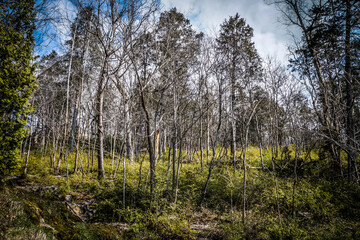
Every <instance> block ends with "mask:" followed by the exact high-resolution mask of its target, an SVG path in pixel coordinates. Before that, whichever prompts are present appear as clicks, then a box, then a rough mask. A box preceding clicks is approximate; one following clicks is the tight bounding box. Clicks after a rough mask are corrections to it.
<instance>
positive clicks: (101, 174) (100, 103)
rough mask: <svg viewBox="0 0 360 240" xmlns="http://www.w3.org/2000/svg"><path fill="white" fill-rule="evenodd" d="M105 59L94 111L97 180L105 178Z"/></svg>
mask: <svg viewBox="0 0 360 240" xmlns="http://www.w3.org/2000/svg"><path fill="white" fill-rule="evenodd" d="M107 61H108V60H107V58H105V59H104V62H103V66H102V70H101V74H100V76H99V81H98V89H97V97H96V110H97V117H96V120H97V140H98V144H99V148H98V149H97V159H98V178H99V179H103V178H105V168H104V125H103V115H104V90H105V89H104V88H105V77H106V68H107Z"/></svg>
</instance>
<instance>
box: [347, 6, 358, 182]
mask: <svg viewBox="0 0 360 240" xmlns="http://www.w3.org/2000/svg"><path fill="white" fill-rule="evenodd" d="M350 39H351V3H350V0H346V23H345V74H346V114H347V117H346V134H347V145H348V146H347V148H348V150H347V160H348V179H349V181H351V180H352V179H353V178H354V177H356V178H357V180H358V176H357V175H356V174H355V173H356V170H355V168H356V167H355V164H356V151H355V150H354V148H355V144H354V142H355V127H354V126H355V125H354V118H353V111H354V89H353V85H354V84H353V80H352V75H351V74H352V73H351V53H350V50H351V43H350Z"/></svg>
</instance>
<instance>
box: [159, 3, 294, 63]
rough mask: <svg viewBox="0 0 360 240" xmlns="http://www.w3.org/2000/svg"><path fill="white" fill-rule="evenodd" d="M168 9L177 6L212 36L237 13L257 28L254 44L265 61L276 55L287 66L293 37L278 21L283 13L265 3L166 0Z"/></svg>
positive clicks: (197, 25)
mask: <svg viewBox="0 0 360 240" xmlns="http://www.w3.org/2000/svg"><path fill="white" fill-rule="evenodd" d="M162 3H163V5H164V10H168V9H170V8H172V7H176V8H177V9H178V10H179V11H180V12H182V13H184V14H185V16H186V17H188V18H189V19H190V21H191V23H192V24H193V26H194V28H195V29H198V30H201V31H204V32H206V33H208V34H211V33H212V32H213V31H214V30H216V31H217V30H218V29H219V28H220V25H221V24H222V23H223V22H224V20H225V19H228V18H229V16H234V15H235V14H236V13H239V15H240V16H241V17H242V18H244V19H245V20H246V22H247V23H248V24H249V25H250V26H251V27H252V28H253V29H254V38H253V40H254V42H255V46H256V48H257V49H258V52H259V54H260V56H261V57H262V58H266V57H267V56H268V55H271V56H276V57H277V58H278V59H279V60H280V61H281V62H282V63H283V64H286V63H287V43H288V42H289V37H288V36H287V34H286V31H285V29H284V27H283V26H282V25H281V24H280V23H279V22H278V17H279V16H280V14H279V13H278V12H277V10H276V9H275V7H274V6H269V5H266V4H265V3H264V1H263V0H247V1H246V0H235V1H234V0H162Z"/></svg>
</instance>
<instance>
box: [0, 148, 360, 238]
mask: <svg viewBox="0 0 360 240" xmlns="http://www.w3.org/2000/svg"><path fill="white" fill-rule="evenodd" d="M292 149H293V148H292V147H291V146H290V147H288V148H283V149H282V151H281V153H284V152H287V154H288V156H287V158H286V160H277V162H278V163H277V166H279V168H278V169H275V171H273V170H272V169H271V158H270V157H271V153H270V152H269V151H265V152H264V161H265V167H266V169H267V170H265V172H264V173H262V171H261V168H258V167H259V166H261V163H260V162H259V159H258V156H259V149H257V148H254V147H250V148H249V149H248V150H247V152H248V157H249V158H248V166H247V167H248V169H249V170H248V178H247V183H248V185H247V206H246V225H245V226H244V225H243V224H242V220H241V219H242V184H243V175H242V174H243V170H242V169H240V168H238V169H237V170H236V172H235V174H234V172H233V168H232V164H228V162H229V163H231V162H230V161H231V160H230V159H231V155H230V154H229V156H227V159H226V158H224V160H223V161H222V162H218V163H217V164H216V166H215V167H214V171H213V176H212V178H211V181H210V184H209V187H208V191H207V193H206V197H205V201H204V202H203V203H200V199H201V194H202V189H203V187H204V184H205V181H206V177H207V166H208V165H205V168H204V169H203V170H201V167H200V164H199V162H198V160H199V159H198V158H195V159H194V162H193V163H183V164H182V166H181V171H180V177H179V179H180V181H179V189H178V198H177V202H176V203H175V202H174V201H173V199H174V198H173V197H174V195H173V194H172V191H171V186H170V187H169V189H168V191H166V179H167V161H166V158H163V159H161V160H158V162H157V179H156V182H157V188H156V189H155V198H154V199H152V200H151V194H150V185H149V174H148V169H149V162H148V159H147V156H140V157H139V158H137V159H136V161H135V162H134V163H130V162H127V164H126V176H127V178H126V184H125V186H126V203H125V206H126V207H125V208H123V202H122V199H123V182H122V174H123V168H122V165H121V164H120V166H119V169H118V171H117V174H116V176H115V178H113V175H110V174H109V173H111V172H112V171H111V158H110V157H106V158H105V170H106V171H107V172H108V174H107V175H108V176H109V177H108V178H107V179H105V180H102V181H98V180H97V177H96V174H97V173H96V172H91V171H90V172H86V171H84V172H83V173H82V172H81V171H80V172H79V173H76V174H70V176H69V183H67V182H66V177H65V176H64V175H54V174H53V173H52V171H51V169H50V168H48V167H49V159H48V157H46V158H43V162H42V163H41V162H40V161H39V158H40V156H41V153H40V152H36V151H33V152H32V154H31V158H30V164H29V175H28V177H27V179H26V180H24V181H25V183H27V185H29V184H31V186H42V187H44V186H58V188H57V189H56V190H52V189H51V190H42V191H25V189H26V184H25V187H17V186H16V185H18V184H16V181H15V180H14V179H12V180H8V183H9V184H13V185H12V187H10V186H7V187H5V189H3V190H2V193H1V204H0V206H1V208H2V210H6V211H5V216H11V217H10V218H9V217H5V216H4V215H3V216H2V217H3V219H7V220H6V221H3V224H1V228H2V230H3V236H4V237H5V238H6V237H8V238H9V236H12V237H14V238H15V236H18V237H17V238H16V239H18V238H19V239H24V238H25V236H30V234H32V235H34V236H35V235H36V234H38V236H40V235H41V236H43V237H42V238H41V239H51V237H52V234H53V233H54V234H55V236H56V238H59V239H142V238H146V239H198V238H201V237H203V238H207V239H243V238H244V239H358V238H359V237H360V231H359V229H360V187H359V185H358V184H356V183H348V182H346V181H343V180H333V179H332V180H325V179H320V178H317V177H316V175H314V172H313V171H314V170H313V168H311V169H310V168H304V169H303V170H302V171H300V174H299V176H298V182H297V183H296V192H295V198H294V205H293V187H294V178H293V176H292V174H291V173H290V171H288V168H291V162H292V161H293V160H294V159H293V158H294V155H293V151H292ZM238 154H240V152H239V153H238ZM283 155H285V154H283ZM310 155H311V158H310V157H308V158H306V159H305V158H304V159H303V160H302V161H303V164H305V165H306V164H308V163H312V164H317V163H319V159H318V158H316V153H315V152H312V153H311V154H310ZM310 155H308V156H310ZM164 156H167V155H166V154H164ZM73 157H74V156H73V155H70V156H69V158H70V159H71V158H73ZM302 157H305V155H301V156H300V159H301V158H302ZM142 159H143V160H144V161H143V163H141V160H142ZM205 159H206V156H205ZM89 160H90V159H89ZM227 161H228V162H227ZM283 161H287V165H286V164H285V163H284V162H283ZM72 162H73V161H70V163H72ZM86 164H87V160H86V159H85V161H84V165H85V166H86ZM281 164H283V167H281V166H282V165H281ZM140 166H141V169H142V170H141V173H140ZM72 167H73V166H72V165H71V164H70V166H69V168H70V169H72ZM238 167H239V166H238ZM255 167H256V168H255ZM94 168H95V169H96V165H95V166H94ZM61 173H62V174H63V173H65V164H63V165H62V169H61ZM140 174H141V177H140ZM140 179H141V180H140ZM23 185H24V184H23ZM69 195H70V196H71V198H70V200H69V201H70V202H71V203H81V202H84V201H91V200H94V201H93V202H94V203H93V205H92V206H93V207H94V208H95V209H96V213H95V214H94V215H93V216H91V217H90V218H89V219H86V220H85V221H84V222H83V221H81V220H80V219H79V217H77V216H76V215H75V214H73V213H72V212H71V211H70V209H69V208H67V207H66V206H67V205H66V201H65V197H66V196H69ZM7 206H11V208H8V207H7ZM9 219H10V220H9ZM41 221H43V222H45V223H46V224H47V225H48V226H51V228H53V229H54V231H52V230H51V228H50V227H44V226H42V225H41V224H40V222H41ZM24 228H25V229H27V230H26V232H22V231H21V229H24ZM10 239H11V238H10Z"/></svg>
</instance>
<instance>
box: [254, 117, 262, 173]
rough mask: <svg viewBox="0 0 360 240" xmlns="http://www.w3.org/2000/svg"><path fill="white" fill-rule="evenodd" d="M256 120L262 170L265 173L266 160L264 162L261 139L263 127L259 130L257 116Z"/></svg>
mask: <svg viewBox="0 0 360 240" xmlns="http://www.w3.org/2000/svg"><path fill="white" fill-rule="evenodd" d="M255 120H256V130H257V133H258V138H259V147H260V159H261V170H262V172H263V173H264V160H263V154H262V138H261V127H260V128H259V121H258V118H257V116H255Z"/></svg>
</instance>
